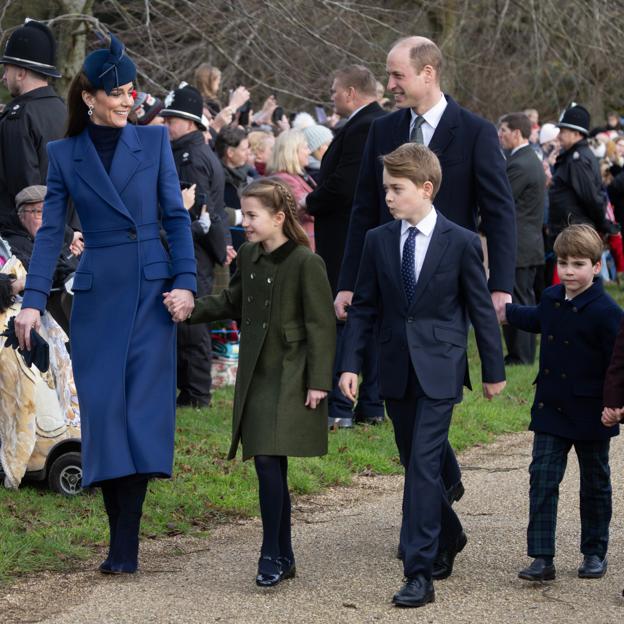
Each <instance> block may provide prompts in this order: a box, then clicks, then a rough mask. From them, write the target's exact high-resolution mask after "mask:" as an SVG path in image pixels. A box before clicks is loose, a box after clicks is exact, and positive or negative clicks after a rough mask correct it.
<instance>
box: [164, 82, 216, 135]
mask: <svg viewBox="0 0 624 624" xmlns="http://www.w3.org/2000/svg"><path fill="white" fill-rule="evenodd" d="M165 106H166V108H163V110H161V111H160V115H161V116H162V117H182V118H183V119H190V120H191V121H194V122H195V123H196V124H197V125H198V126H199V128H200V130H206V129H207V126H206V122H207V119H206V118H205V117H204V116H203V111H204V101H203V100H202V96H201V94H200V92H199V91H198V90H197V89H196V88H195V87H191V85H189V84H187V83H186V82H181V83H180V86H179V87H178V88H177V89H175V91H171V92H170V93H169V95H168V96H167V97H166V99H165Z"/></svg>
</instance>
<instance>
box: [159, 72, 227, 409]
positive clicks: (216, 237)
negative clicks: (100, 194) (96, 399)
mask: <svg viewBox="0 0 624 624" xmlns="http://www.w3.org/2000/svg"><path fill="white" fill-rule="evenodd" d="M165 104H166V108H164V109H163V110H162V111H161V112H160V114H161V116H162V117H164V118H165V123H166V125H167V128H168V130H169V138H170V139H171V147H172V149H173V158H174V160H175V164H176V169H177V171H178V177H179V178H180V184H181V185H182V187H183V188H185V187H189V186H191V185H195V205H194V206H193V207H191V209H190V211H189V212H190V216H191V222H192V224H191V229H192V232H193V242H194V245H195V257H196V260H197V296H198V297H200V296H202V295H206V294H210V292H211V291H212V277H213V269H214V265H215V263H217V264H221V265H223V264H224V263H225V261H226V246H227V245H230V244H231V237H230V236H229V230H228V228H227V227H226V225H225V224H226V218H225V210H224V205H223V201H224V200H223V195H224V184H225V180H224V175H223V168H222V167H221V163H220V162H219V160H218V158H217V156H216V155H215V154H214V152H213V151H212V148H211V147H210V146H209V145H207V144H206V142H205V139H204V134H203V133H204V131H205V130H206V125H205V124H204V121H203V119H202V113H203V102H202V97H201V95H200V93H199V91H197V89H195V88H193V87H191V86H189V85H187V84H186V83H182V84H181V85H180V87H179V88H178V89H176V90H175V91H173V92H172V93H171V94H170V95H169V96H168V97H167V99H166V100H165ZM211 356H212V343H211V340H210V326H209V325H207V324H200V325H185V324H180V325H178V388H179V389H180V394H179V395H178V399H177V401H178V405H179V406H192V407H207V406H209V405H210V396H211V395H210V389H211V385H212V378H211V375H210V366H211Z"/></svg>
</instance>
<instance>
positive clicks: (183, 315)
mask: <svg viewBox="0 0 624 624" xmlns="http://www.w3.org/2000/svg"><path fill="white" fill-rule="evenodd" d="M163 303H164V304H165V307H166V308H167V310H168V311H169V314H171V318H172V319H173V322H174V323H181V322H182V321H186V320H187V319H188V318H190V316H191V312H193V308H194V307H195V297H194V296H193V293H192V292H191V291H190V290H184V289H182V288H174V289H173V290H172V291H171V292H166V293H163Z"/></svg>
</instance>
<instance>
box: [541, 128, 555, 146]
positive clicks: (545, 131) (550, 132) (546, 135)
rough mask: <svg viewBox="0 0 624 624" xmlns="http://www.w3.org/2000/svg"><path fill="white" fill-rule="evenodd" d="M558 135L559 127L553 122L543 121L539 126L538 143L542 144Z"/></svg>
mask: <svg viewBox="0 0 624 624" xmlns="http://www.w3.org/2000/svg"><path fill="white" fill-rule="evenodd" d="M558 136H559V128H557V126H555V124H553V123H545V124H544V125H543V126H542V127H541V128H540V133H539V142H540V145H544V143H548V141H552V140H554V139H556V138H557V137H558Z"/></svg>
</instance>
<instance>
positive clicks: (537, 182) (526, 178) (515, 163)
mask: <svg viewBox="0 0 624 624" xmlns="http://www.w3.org/2000/svg"><path fill="white" fill-rule="evenodd" d="M507 177H508V178H509V183H510V184H511V193H512V195H513V198H514V202H515V204H516V231H517V236H518V246H517V248H516V267H518V268H522V267H530V266H538V265H541V264H544V237H543V234H542V226H543V225H544V196H545V194H546V174H545V173H544V166H543V165H542V163H541V162H540V159H539V158H538V157H537V154H536V153H535V151H534V150H533V148H532V147H531V146H530V145H525V146H524V147H521V148H520V149H519V150H518V151H517V152H514V154H513V155H511V156H509V157H508V158H507Z"/></svg>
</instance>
